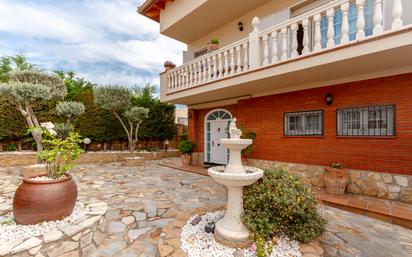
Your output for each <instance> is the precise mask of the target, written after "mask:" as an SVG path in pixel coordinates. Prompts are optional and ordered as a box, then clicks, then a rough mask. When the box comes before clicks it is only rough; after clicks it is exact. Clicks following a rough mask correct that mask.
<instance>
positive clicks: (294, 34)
mask: <svg viewBox="0 0 412 257" xmlns="http://www.w3.org/2000/svg"><path fill="white" fill-rule="evenodd" d="M290 29H291V31H292V46H291V47H292V52H291V57H292V58H293V57H296V56H298V55H299V53H298V24H297V23H296V22H295V23H293V24H292V25H291V27H290Z"/></svg>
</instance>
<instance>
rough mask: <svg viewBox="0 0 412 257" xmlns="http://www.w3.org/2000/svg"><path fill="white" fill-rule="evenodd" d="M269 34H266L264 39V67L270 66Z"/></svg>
mask: <svg viewBox="0 0 412 257" xmlns="http://www.w3.org/2000/svg"><path fill="white" fill-rule="evenodd" d="M268 39H269V37H268V34H264V35H263V37H262V41H263V63H262V65H268V64H269V43H268Z"/></svg>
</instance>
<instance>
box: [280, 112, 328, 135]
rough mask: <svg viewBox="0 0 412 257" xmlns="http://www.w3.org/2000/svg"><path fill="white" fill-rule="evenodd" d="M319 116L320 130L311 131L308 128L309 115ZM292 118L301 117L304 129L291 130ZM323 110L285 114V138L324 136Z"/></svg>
mask: <svg viewBox="0 0 412 257" xmlns="http://www.w3.org/2000/svg"><path fill="white" fill-rule="evenodd" d="M314 114H315V115H316V114H317V115H319V121H318V122H319V124H318V126H319V128H318V129H309V128H307V123H306V117H307V116H308V115H314ZM291 117H300V118H301V122H302V125H301V127H302V129H298V130H291V129H290V126H289V125H290V118H291ZM323 117H324V115H323V110H309V111H300V112H285V113H284V118H283V124H284V130H283V133H284V135H285V136H292V137H293V136H321V135H323V119H324V118H323Z"/></svg>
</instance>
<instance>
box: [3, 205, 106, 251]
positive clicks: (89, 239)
mask: <svg viewBox="0 0 412 257" xmlns="http://www.w3.org/2000/svg"><path fill="white" fill-rule="evenodd" d="M107 207H108V206H107V204H106V203H103V202H96V203H92V204H90V210H89V211H88V212H87V214H86V218H84V219H80V220H79V221H77V222H75V223H74V224H69V225H64V226H62V227H59V228H58V229H56V230H52V231H49V232H47V233H45V234H44V235H41V236H37V237H30V238H26V239H15V240H12V241H9V242H8V244H5V245H1V244H0V256H5V257H11V256H13V257H30V256H35V257H79V256H90V254H91V253H92V252H93V251H94V250H95V249H96V248H97V246H98V245H99V244H101V242H102V241H103V240H104V239H105V236H106V235H105V231H106V212H107Z"/></svg>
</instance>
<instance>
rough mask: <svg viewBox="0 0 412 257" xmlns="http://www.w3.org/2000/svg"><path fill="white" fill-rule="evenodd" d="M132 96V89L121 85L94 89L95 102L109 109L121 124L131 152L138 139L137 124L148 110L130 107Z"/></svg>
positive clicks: (145, 115)
mask: <svg viewBox="0 0 412 257" xmlns="http://www.w3.org/2000/svg"><path fill="white" fill-rule="evenodd" d="M132 96H133V93H132V91H131V90H130V89H127V88H125V87H122V86H105V87H98V88H96V89H95V91H94V100H95V102H96V104H97V105H98V106H100V107H101V108H102V109H105V110H108V111H111V112H112V113H113V115H114V116H115V117H116V118H117V119H118V120H119V122H120V123H121V124H122V127H123V129H124V131H125V132H126V135H127V140H128V141H129V150H130V152H132V153H133V152H134V149H135V144H136V142H137V140H138V138H137V135H138V131H139V126H140V124H141V122H142V121H143V120H144V119H145V118H147V116H148V113H149V110H148V109H146V108H142V107H132ZM127 124H128V125H129V126H127Z"/></svg>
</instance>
